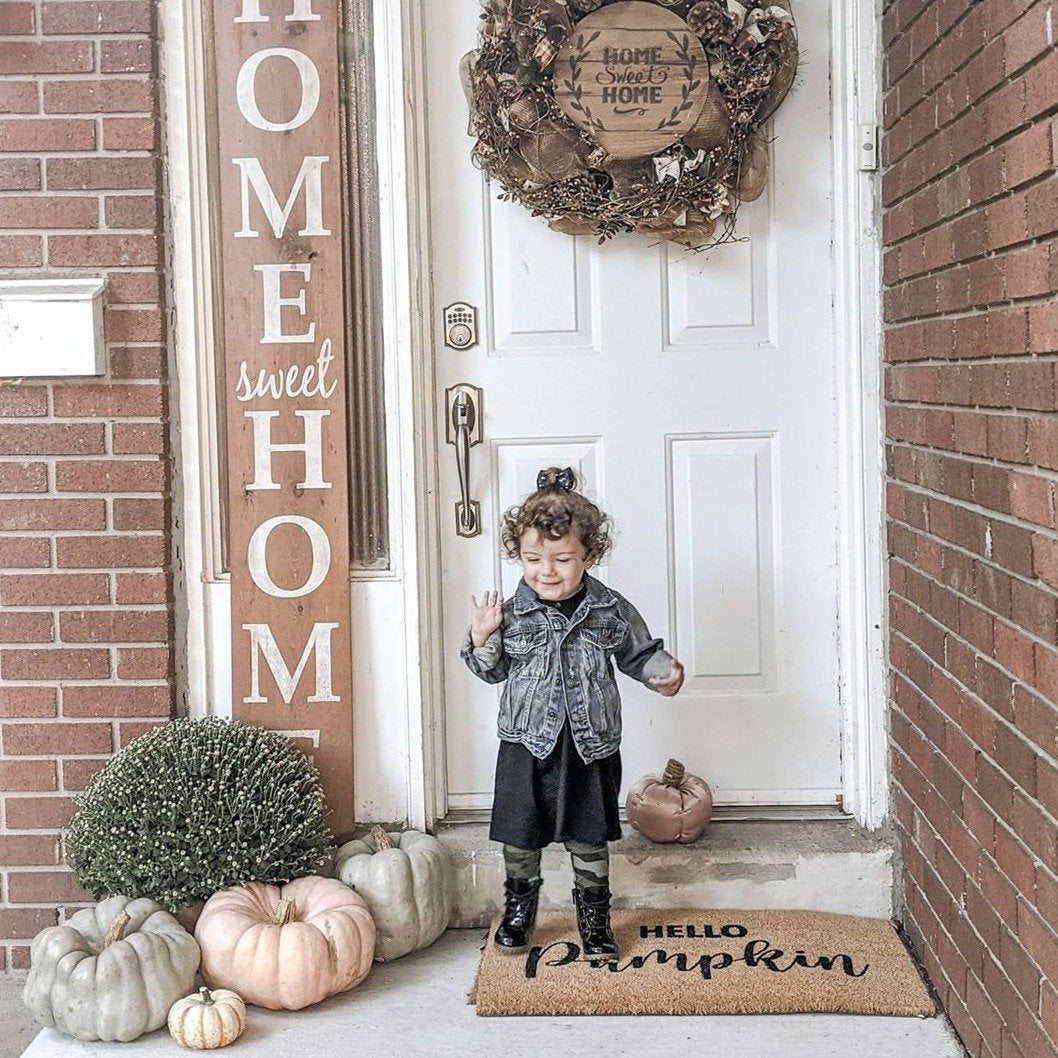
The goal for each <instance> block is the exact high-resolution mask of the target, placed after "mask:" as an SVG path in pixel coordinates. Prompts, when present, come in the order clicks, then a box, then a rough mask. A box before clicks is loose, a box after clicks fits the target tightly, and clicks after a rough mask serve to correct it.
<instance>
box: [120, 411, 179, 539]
mask: <svg viewBox="0 0 1058 1058" xmlns="http://www.w3.org/2000/svg"><path fill="white" fill-rule="evenodd" d="M165 450H166V436H165V426H164V425H163V424H162V423H160V422H128V423H124V422H123V423H115V424H114V436H113V446H112V451H113V452H114V453H115V455H159V456H160V455H163V454H164V453H165ZM163 477H164V475H163ZM151 528H152V529H160V528H162V527H161V526H160V525H156V526H151Z"/></svg>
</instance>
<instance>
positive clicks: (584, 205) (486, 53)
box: [461, 0, 798, 249]
mask: <svg viewBox="0 0 1058 1058" xmlns="http://www.w3.org/2000/svg"><path fill="white" fill-rule="evenodd" d="M615 2H621V0H481V3H482V8H483V10H482V15H481V25H480V28H479V40H478V47H477V49H476V50H474V51H472V52H470V53H468V54H467V55H466V56H464V58H463V63H462V69H461V75H462V79H463V84H464V88H465V90H466V93H467V98H468V102H469V104H470V128H469V132H470V134H471V135H472V136H474V137H476V143H475V145H474V148H473V158H474V161H475V164H476V165H478V166H479V167H480V168H481V169H483V170H484V171H485V172H486V173H487V174H488V175H489V176H490V177H492V178H494V179H495V180H496V181H498V182H499V184H500V185H501V186H502V188H503V192H502V193H501V196H500V197H501V198H503V199H507V200H514V201H517V202H520V203H521V204H522V205H523V206H525V207H526V208H527V209H529V210H530V212H531V213H533V214H534V215H536V216H541V217H543V218H544V219H545V220H546V221H547V222H548V224H550V226H551V227H552V228H554V229H555V230H557V231H561V232H565V233H567V234H571V235H582V234H594V235H596V236H598V237H599V240H600V242H601V241H603V240H605V239H607V238H609V237H611V236H613V235H616V234H618V233H619V232H628V231H635V232H639V233H640V234H644V235H650V236H653V237H655V238H661V239H667V240H670V241H672V242H677V243H680V244H682V245H684V246H688V247H691V248H695V249H704V248H707V247H709V246H715V245H717V244H719V243H722V242H727V241H730V240H731V239H733V238H734V237H735V234H734V232H735V218H736V215H737V213H738V208H739V206H740V204H741V203H742V202H746V201H751V200H753V199H755V198H757V197H758V196H759V195H760V194H761V193H762V192H763V190H764V187H765V184H766V182H767V171H768V150H767V142H766V140H765V138H764V133H763V130H762V126H763V124H764V123H765V122H766V121H767V119H768V118H769V117H770V116H771V115H772V114H773V113H774V111H775V110H776V108H777V107H778V106H779V104H780V103H781V102H782V100H783V98H784V97H785V96H786V93H787V92H788V91H789V90H790V87H791V85H792V83H793V80H794V75H795V73H796V69H797V56H798V53H797V36H796V27H795V25H794V21H793V17H792V15H791V14H790V12H789V10H788V9H787V8H786V7H782V6H779V5H778V4H772V3H767V2H761V0H744V2H739V0H643V2H645V3H651V4H656V5H657V6H661V7H665V8H667V9H668V10H669V11H671V12H672V13H673V14H675V15H678V16H679V17H680V18H681V19H682V20H683V21H684V23H685V24H686V27H687V29H688V30H689V34H692V35H693V36H694V37H696V38H697V40H698V41H700V44H701V47H702V49H704V52H705V56H706V59H707V61H708V66H709V71H708V76H704V74H705V71H704V70H700V69H698V68H697V67H698V66H699V65H700V63H698V62H697V59H696V57H695V55H694V54H692V52H691V49H690V48H689V46H688V45H689V44H690V43H691V41H692V38H691V37H690V36H686V37H685V38H684V39H683V40H682V41H681V39H680V37H679V35H678V34H675V33H670V34H668V36H669V37H670V38H671V41H672V45H673V46H674V48H675V49H676V55H677V56H678V57H679V61H680V62H681V63H682V64H683V66H682V70H681V75H682V77H683V87H682V92H681V95H680V97H679V99H678V101H677V102H676V104H675V106H674V107H673V109H672V111H671V113H669V114H668V116H667V117H663V118H662V119H661V121H660V122H659V123H658V124H657V126H656V128H653V129H652V132H653V133H654V134H657V133H659V132H660V133H661V134H662V136H663V135H664V133H665V132H667V131H669V130H670V129H673V130H676V131H678V130H679V127H680V125H681V122H683V118H684V115H685V114H686V113H687V111H689V110H691V109H692V108H693V107H698V106H700V107H701V110H700V113H699V116H698V117H697V120H696V123H695V124H694V125H693V127H692V128H690V129H689V131H683V134H682V135H675V136H674V138H673V140H672V141H671V142H670V143H669V144H667V145H666V146H665V147H663V148H662V149H661V150H655V151H653V152H652V153H645V154H644V155H642V156H641V157H635V158H627V157H615V156H613V155H611V154H610V153H609V152H608V151H607V149H606V148H605V147H604V146H602V144H600V142H599V141H598V140H597V139H596V138H595V136H593V135H592V126H593V124H595V121H594V116H593V114H592V113H591V110H590V107H589V105H588V103H587V102H586V101H585V99H584V98H583V95H582V92H581V87H580V84H579V81H580V78H581V73H582V66H581V65H580V64H583V62H584V61H585V59H586V57H587V55H588V49H589V48H590V47H591V45H592V44H594V43H595V40H596V38H597V37H598V32H597V31H596V32H595V33H584V32H582V33H581V35H580V37H579V38H578V37H575V33H576V27H577V25H578V23H579V22H581V21H582V20H583V19H584V18H585V17H586V16H588V15H590V14H592V13H593V12H595V11H597V10H599V9H600V8H603V7H607V6H609V5H610V4H612V3H615ZM563 46H566V52H565V53H564V61H563V64H562V66H563V68H562V70H561V71H559V70H558V64H556V58H558V56H559V53H560V51H562V49H563ZM694 49H695V50H696V51H697V49H698V44H697V43H696V42H695V43H694ZM697 54H698V56H699V57H700V55H701V51H697ZM556 77H557V78H558V79H559V82H558V85H557V86H556ZM556 87H558V88H559V90H560V91H562V92H563V93H564V94H565V96H566V99H567V100H568V106H567V111H566V112H563V110H562V108H561V107H560V106H559V104H558V103H557V102H556ZM703 95H704V102H703ZM570 113H573V114H574V116H576V118H577V123H574V121H573V120H571V118H570V116H569V115H570Z"/></svg>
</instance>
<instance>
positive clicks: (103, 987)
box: [22, 896, 199, 1042]
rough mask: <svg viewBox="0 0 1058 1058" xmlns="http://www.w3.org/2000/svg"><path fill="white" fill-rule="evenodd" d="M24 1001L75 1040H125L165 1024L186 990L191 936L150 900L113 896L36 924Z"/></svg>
mask: <svg viewBox="0 0 1058 1058" xmlns="http://www.w3.org/2000/svg"><path fill="white" fill-rule="evenodd" d="M30 960H31V961H30V971H29V977H28V978H27V979H26V987H25V990H24V991H23V993H22V999H23V1002H24V1003H25V1004H26V1007H27V1008H28V1009H29V1011H30V1012H31V1013H32V1014H33V1016H34V1017H35V1018H36V1019H37V1021H39V1022H40V1023H41V1024H42V1025H46V1026H47V1027H48V1028H53V1029H58V1030H59V1031H60V1032H65V1033H68V1034H69V1035H70V1036H76V1037H77V1038H78V1039H79V1040H121V1041H122V1042H126V1041H128V1040H134V1039H136V1037H137V1036H142V1035H143V1033H145V1032H152V1031H153V1030H154V1029H158V1028H161V1027H162V1026H163V1025H164V1024H165V1023H166V1018H167V1016H168V1014H169V1008H170V1007H171V1006H172V1005H173V1004H174V1003H175V1002H176V1001H177V1000H178V999H180V998H181V997H182V996H184V995H186V994H187V993H188V992H190V991H191V988H192V986H193V985H194V982H195V972H196V971H197V970H198V963H199V950H198V944H197V942H196V941H195V938H194V937H192V936H191V934H190V933H188V932H187V930H185V929H184V927H183V926H181V925H180V923H179V922H177V920H176V919H175V918H174V917H173V916H172V915H171V914H169V912H168V911H165V910H163V908H162V907H161V905H159V904H156V903H155V902H154V901H153V900H148V899H146V898H141V899H137V900H130V899H129V898H128V897H127V896H112V897H109V898H108V899H106V900H103V901H101V902H100V903H98V904H96V905H95V906H93V907H88V908H85V909H84V910H83V911H78V912H77V913H76V914H75V915H71V916H70V918H69V920H68V921H67V922H65V923H64V924H63V925H61V926H49V927H48V928H47V929H44V930H41V932H40V933H38V934H37V936H36V937H35V938H34V940H33V946H32V948H31V949H30Z"/></svg>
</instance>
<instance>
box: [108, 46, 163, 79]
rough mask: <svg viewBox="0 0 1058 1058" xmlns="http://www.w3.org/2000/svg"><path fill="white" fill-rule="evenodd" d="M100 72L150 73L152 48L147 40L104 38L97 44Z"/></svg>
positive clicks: (152, 64) (152, 56) (152, 63)
mask: <svg viewBox="0 0 1058 1058" xmlns="http://www.w3.org/2000/svg"><path fill="white" fill-rule="evenodd" d="M99 69H100V72H101V73H150V72H151V71H152V70H153V69H154V48H153V46H152V43H151V41H149V40H104V41H101V42H100V44H99Z"/></svg>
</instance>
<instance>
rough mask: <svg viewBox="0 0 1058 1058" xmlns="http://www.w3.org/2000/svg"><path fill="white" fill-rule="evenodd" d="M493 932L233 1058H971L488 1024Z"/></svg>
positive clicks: (812, 1032)
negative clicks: (483, 966) (488, 946)
mask: <svg viewBox="0 0 1058 1058" xmlns="http://www.w3.org/2000/svg"><path fill="white" fill-rule="evenodd" d="M484 939H485V934H484V932H483V931H481V930H477V929H475V930H449V931H448V932H447V933H446V934H445V935H444V936H443V937H441V939H440V940H439V941H438V942H437V943H436V944H434V945H433V946H432V947H430V948H427V949H426V950H425V951H421V952H416V953H414V954H412V955H408V956H405V957H404V958H403V959H398V960H397V961H396V962H392V963H385V964H382V963H380V964H376V965H375V967H374V968H373V969H372V971H371V974H370V976H369V977H368V978H367V980H366V981H365V982H364V983H363V984H362V985H360V987H359V988H356V989H354V990H353V991H352V992H349V993H347V994H346V995H344V996H335V997H334V998H333V999H328V1000H327V1001H326V1002H323V1003H320V1004H318V1005H317V1006H314V1007H311V1008H309V1009H307V1010H302V1011H297V1012H294V1013H276V1012H273V1011H268V1010H261V1009H259V1008H257V1007H251V1008H249V1011H248V1018H247V1030H246V1034H245V1035H244V1036H243V1038H242V1039H241V1040H239V1041H237V1042H236V1043H235V1044H233V1045H232V1047H231V1051H232V1053H233V1054H238V1055H242V1054H245V1055H247V1056H253V1058H300V1056H301V1055H311V1054H316V1055H345V1054H353V1053H355V1054H365V1055H370V1056H372V1058H373V1056H375V1055H381V1054H391V1055H400V1056H401V1058H448V1056H451V1058H466V1056H467V1055H468V1054H503V1055H504V1058H538V1056H539V1055H542V1054H548V1053H555V1054H558V1053H561V1054H563V1055H568V1056H571V1058H580V1056H585V1058H586V1056H589V1055H592V1056H594V1055H599V1054H601V1053H603V1054H606V1055H642V1054H644V1053H648V1054H659V1053H673V1054H676V1053H688V1054H694V1055H695V1056H696V1058H750V1056H756V1055H783V1056H785V1058H848V1056H849V1055H850V1054H858V1055H868V1056H870V1058H963V1056H964V1054H965V1052H964V1051H963V1049H962V1047H961V1046H960V1045H959V1043H958V1040H957V1039H956V1038H955V1036H954V1034H953V1033H952V1031H951V1028H950V1026H949V1025H948V1024H947V1022H946V1021H945V1020H944V1019H943V1018H939V1017H938V1018H923V1019H918V1018H887V1017H862V1016H851V1015H833V1014H796V1015H789V1014H769V1015H764V1016H748V1015H742V1016H737V1017H736V1016H730V1015H725V1016H718V1017H698V1016H694V1017H655V1016H649V1017H648V1016H639V1017H612V1016H606V1017H566V1018H549V1017H507V1018H479V1017H478V1016H477V1014H476V1012H475V1009H474V1007H473V1006H470V1005H469V1004H468V1003H467V996H466V993H467V992H468V991H469V989H470V987H471V985H472V984H473V982H474V977H475V974H476V972H477V965H478V960H479V958H480V949H481V946H482V944H483V943H484ZM25 1054H26V1058H75V1056H77V1058H148V1056H151V1058H153V1056H158V1058H161V1056H165V1058H177V1056H178V1055H186V1054H187V1051H185V1050H183V1048H181V1047H180V1046H179V1045H178V1044H177V1043H176V1042H175V1041H174V1040H172V1039H171V1038H170V1037H169V1035H168V1033H167V1032H166V1031H165V1030H164V1029H162V1030H159V1031H158V1032H155V1033H152V1034H151V1035H149V1036H143V1037H141V1038H140V1039H138V1040H135V1041H133V1042H132V1043H111V1044H106V1043H81V1042H79V1041H77V1040H73V1039H71V1038H70V1037H68V1036H63V1035H61V1034H60V1033H57V1032H55V1031H54V1030H50V1029H45V1030H44V1031H42V1032H41V1033H40V1035H39V1036H37V1038H36V1039H35V1040H34V1041H33V1043H32V1044H31V1045H30V1047H29V1049H28V1050H27V1051H26V1052H25Z"/></svg>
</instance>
